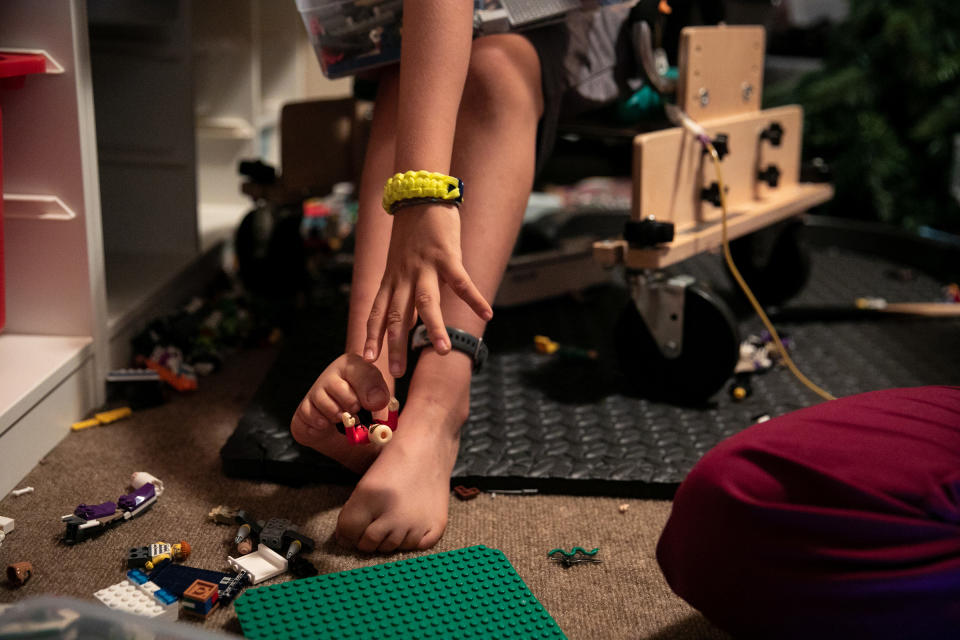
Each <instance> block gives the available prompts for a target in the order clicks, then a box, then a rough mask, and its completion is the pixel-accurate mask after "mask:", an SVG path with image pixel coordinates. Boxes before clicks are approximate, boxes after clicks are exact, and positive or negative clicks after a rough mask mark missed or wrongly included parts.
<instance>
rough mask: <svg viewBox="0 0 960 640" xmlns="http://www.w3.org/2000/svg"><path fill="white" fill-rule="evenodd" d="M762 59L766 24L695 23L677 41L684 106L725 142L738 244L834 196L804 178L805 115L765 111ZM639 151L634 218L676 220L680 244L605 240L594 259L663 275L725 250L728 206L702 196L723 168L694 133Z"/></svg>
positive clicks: (642, 140) (645, 142)
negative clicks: (772, 135)
mask: <svg viewBox="0 0 960 640" xmlns="http://www.w3.org/2000/svg"><path fill="white" fill-rule="evenodd" d="M763 54H764V32H763V28H762V27H728V26H720V27H691V28H687V29H684V31H683V34H682V36H681V41H680V73H679V79H678V84H677V104H678V105H679V106H680V107H681V108H682V109H683V110H684V111H686V112H687V113H688V114H689V115H690V116H691V117H692V118H693V119H694V120H696V121H697V122H698V123H699V124H700V125H702V126H703V127H704V128H705V129H706V131H707V132H708V134H709V135H710V136H711V138H714V139H715V138H716V137H717V136H718V135H719V134H725V135H726V136H727V147H728V153H727V155H726V156H725V157H724V158H723V160H722V162H721V168H722V171H723V181H724V184H725V186H726V200H727V211H728V220H727V221H728V238H729V239H731V240H732V239H734V238H737V237H739V236H742V235H745V234H748V233H751V232H753V231H757V230H759V229H762V228H764V227H766V226H769V225H771V224H774V223H775V222H779V221H780V220H783V219H785V218H788V217H791V216H794V215H798V214H800V213H803V212H804V211H806V210H807V209H809V208H810V207H813V206H815V205H818V204H821V203H823V202H826V201H827V200H829V199H830V198H832V197H833V189H832V187H831V186H830V185H826V184H804V183H801V182H800V150H801V146H802V140H803V110H802V109H801V108H800V107H799V106H786V107H779V108H776V109H767V110H760V103H761V99H762V95H761V94H762V90H761V89H762V82H763ZM772 125H776V126H779V127H780V129H781V130H782V136H781V138H780V140H779V144H774V143H773V142H771V141H770V140H769V139H765V138H764V137H763V135H762V134H763V132H764V131H767V130H769V128H770V127H771V126H772ZM633 145H634V154H633V189H634V195H633V204H632V210H631V218H632V219H633V220H643V219H645V218H648V217H650V216H653V217H654V218H655V219H656V220H658V221H661V222H672V223H673V225H674V233H675V237H674V240H673V241H672V242H669V243H666V244H663V245H658V246H656V247H652V248H634V247H630V246H629V245H628V244H627V242H626V241H624V240H606V241H601V242H597V243H595V244H594V258H595V259H596V260H597V261H598V262H599V263H601V264H603V265H604V266H613V265H615V264H618V263H621V262H622V263H624V264H625V265H626V266H627V267H628V268H630V269H657V268H662V267H667V266H669V265H671V264H674V263H676V262H679V261H681V260H685V259H686V258H689V257H691V256H693V255H696V254H698V253H701V252H703V251H708V250H711V249H714V248H716V247H718V246H719V245H720V244H721V235H722V234H721V224H720V221H721V209H720V207H719V206H716V205H714V204H712V203H711V202H709V201H707V200H705V199H704V198H703V197H702V191H703V189H705V188H709V187H710V186H711V184H713V183H715V182H717V175H716V169H715V167H714V166H713V163H712V162H711V160H710V158H709V157H708V156H707V155H706V154H705V153H704V151H703V148H702V145H701V144H700V142H699V141H698V140H697V139H696V137H695V136H693V135H692V134H691V133H690V132H688V131H687V130H686V129H683V128H681V127H676V128H672V129H665V130H662V131H655V132H652V133H645V134H641V135H638V136H637V137H636V138H634V143H633ZM770 166H775V167H776V168H777V169H778V170H779V181H778V182H777V184H776V186H770V185H768V184H767V183H766V182H764V181H762V180H761V179H760V177H759V174H760V172H761V171H762V170H765V169H767V168H768V167H770Z"/></svg>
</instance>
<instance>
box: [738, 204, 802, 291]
mask: <svg viewBox="0 0 960 640" xmlns="http://www.w3.org/2000/svg"><path fill="white" fill-rule="evenodd" d="M802 231H803V222H802V221H801V220H799V219H792V220H788V221H786V222H783V223H780V224H776V225H772V226H770V227H767V228H766V229H761V230H760V231H756V232H754V233H751V234H749V235H746V236H743V237H741V238H737V239H736V240H734V241H733V242H731V243H730V254H731V255H732V256H733V262H734V264H735V265H736V266H737V269H738V270H739V271H740V275H742V276H743V279H744V280H746V281H747V285H749V286H750V289H751V290H752V291H753V295H755V296H756V297H757V300H758V301H759V302H760V304H761V305H764V306H767V305H779V304H782V303H784V302H786V301H787V300H789V299H790V298H792V297H793V296H795V295H797V294H798V293H800V291H801V290H802V289H803V287H804V285H806V284H807V280H808V279H809V278H810V254H809V252H808V251H807V248H806V246H805V245H804V244H803V242H802V241H801V238H800V234H801V233H802ZM724 265H726V262H724ZM728 271H729V270H728ZM730 279H731V281H732V280H733V277H732V275H731V278H730ZM735 284H736V283H735ZM736 288H737V291H739V290H740V288H739V286H738V287H736Z"/></svg>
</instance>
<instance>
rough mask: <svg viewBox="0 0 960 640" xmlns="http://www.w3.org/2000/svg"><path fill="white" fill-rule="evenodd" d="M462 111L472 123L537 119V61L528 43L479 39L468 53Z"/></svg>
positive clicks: (518, 39) (515, 38)
mask: <svg viewBox="0 0 960 640" xmlns="http://www.w3.org/2000/svg"><path fill="white" fill-rule="evenodd" d="M461 111H463V112H465V113H466V115H468V116H469V117H470V118H471V119H472V120H477V121H480V122H490V121H493V120H497V119H501V118H521V117H522V118H529V119H532V120H533V122H536V121H537V120H539V119H540V115H541V114H542V112H543V92H542V90H541V85H540V60H539V58H538V57H537V52H536V50H535V49H534V48H533V45H532V44H530V42H529V41H528V40H527V39H526V38H523V37H521V36H517V35H515V34H513V35H500V36H487V37H484V38H478V39H477V40H476V41H474V43H473V49H472V50H471V53H470V66H469V68H468V71H467V79H466V84H465V86H464V90H463V99H462V101H461Z"/></svg>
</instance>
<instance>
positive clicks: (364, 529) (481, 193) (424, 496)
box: [337, 35, 542, 551]
mask: <svg viewBox="0 0 960 640" xmlns="http://www.w3.org/2000/svg"><path fill="white" fill-rule="evenodd" d="M541 110H542V97H541V93H540V63H539V59H538V57H537V54H536V51H535V50H534V49H533V47H532V46H531V45H530V43H529V42H528V41H527V40H526V39H524V38H522V37H520V36H516V35H506V36H490V37H486V38H481V39H479V40H477V41H475V42H474V47H473V51H472V53H471V59H470V67H469V71H468V74H467V81H466V86H465V89H464V95H463V99H462V101H461V106H460V112H459V116H458V120H457V130H456V135H455V139H454V152H453V153H454V155H453V159H452V160H453V162H452V173H453V174H454V175H456V176H457V177H459V178H460V179H462V180H463V182H464V185H465V198H464V204H463V206H462V207H461V209H460V211H459V215H460V216H461V219H462V222H461V247H462V251H463V261H464V266H465V267H466V269H467V272H468V273H469V274H470V277H471V278H472V279H473V281H474V283H476V285H477V286H478V287H479V288H480V291H481V292H482V293H483V295H484V296H485V297H486V298H487V299H488V300H492V299H493V297H494V294H495V293H496V290H497V287H498V286H499V284H500V279H501V277H502V276H503V270H504V268H505V267H506V263H507V260H508V259H509V256H510V252H511V250H512V249H513V245H514V243H515V242H516V236H517V231H518V229H519V227H520V223H521V222H522V219H523V212H524V209H525V207H526V203H527V199H528V197H529V194H530V188H531V186H532V183H533V171H534V161H535V151H536V134H537V122H538V120H539V117H540V112H541ZM450 213H451V215H458V213H457V212H456V211H453V210H452V211H451V212H450ZM441 310H442V313H443V317H444V320H445V322H446V323H447V325H449V326H452V327H457V328H459V329H463V330H465V331H468V332H470V333H472V334H474V335H482V333H483V329H484V322H483V321H482V320H480V319H479V318H478V317H477V316H476V314H474V313H473V311H472V310H471V309H470V308H469V307H467V306H466V304H465V303H463V302H462V301H461V300H460V298H459V297H457V296H456V295H454V294H453V293H452V292H451V291H450V290H449V289H447V288H446V287H445V286H444V287H442V289H441ZM471 364H472V363H471V361H470V359H469V358H468V357H467V356H466V355H465V354H463V353H461V352H459V351H453V352H451V353H450V354H448V355H445V356H439V355H437V354H436V353H434V352H433V351H432V350H429V349H427V350H425V351H424V352H423V353H422V354H421V356H420V358H419V360H418V362H417V366H416V369H415V370H414V373H413V377H412V379H411V382H410V389H409V392H408V394H407V400H406V404H405V406H404V408H403V412H402V413H401V415H400V424H399V428H398V429H397V432H396V435H395V436H394V439H393V441H392V442H391V443H390V445H389V446H387V447H386V448H385V449H384V450H383V451H382V452H381V453H380V455H379V456H378V458H377V460H376V461H375V462H374V463H373V465H371V467H370V469H369V471H368V472H367V473H366V474H365V475H364V477H363V478H362V479H361V480H360V482H359V483H358V485H357V489H356V490H355V491H354V493H353V495H352V496H351V497H350V500H349V501H348V502H347V504H346V505H345V506H344V508H343V511H342V512H341V514H340V519H339V522H338V526H337V536H338V539H339V540H341V541H342V542H343V543H344V544H348V545H355V546H357V548H359V549H361V550H363V551H373V550H380V551H392V550H394V549H396V548H402V549H413V548H421V549H423V548H428V547H430V546H433V545H434V544H436V542H437V541H438V540H439V539H440V536H441V535H442V534H443V531H444V528H445V527H446V523H447V506H448V500H449V494H450V474H451V472H452V470H453V465H454V463H455V462H456V456H457V452H458V448H459V434H460V427H461V425H462V424H463V422H464V421H465V420H466V418H467V415H468V413H469V398H470V395H469V394H470V375H471Z"/></svg>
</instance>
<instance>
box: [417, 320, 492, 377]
mask: <svg viewBox="0 0 960 640" xmlns="http://www.w3.org/2000/svg"><path fill="white" fill-rule="evenodd" d="M446 329H447V335H448V336H450V346H451V347H452V348H454V349H456V350H457V351H462V352H463V353H465V354H467V355H468V356H470V358H471V359H472V360H473V371H474V373H476V372H477V371H480V368H481V367H482V366H483V363H484V362H486V361H487V356H488V355H490V349H489V348H488V347H487V345H486V343H485V342H484V341H483V338H478V337H477V336H475V335H473V334H470V333H467V332H466V331H461V330H460V329H454V328H453V327H447V328H446ZM432 344H433V343H432V342H431V341H430V337H429V336H428V335H427V327H426V326H425V325H422V324H421V325H417V328H416V329H414V330H413V339H412V340H411V342H410V347H411V348H412V349H422V348H423V347H427V346H431V345H432Z"/></svg>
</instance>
